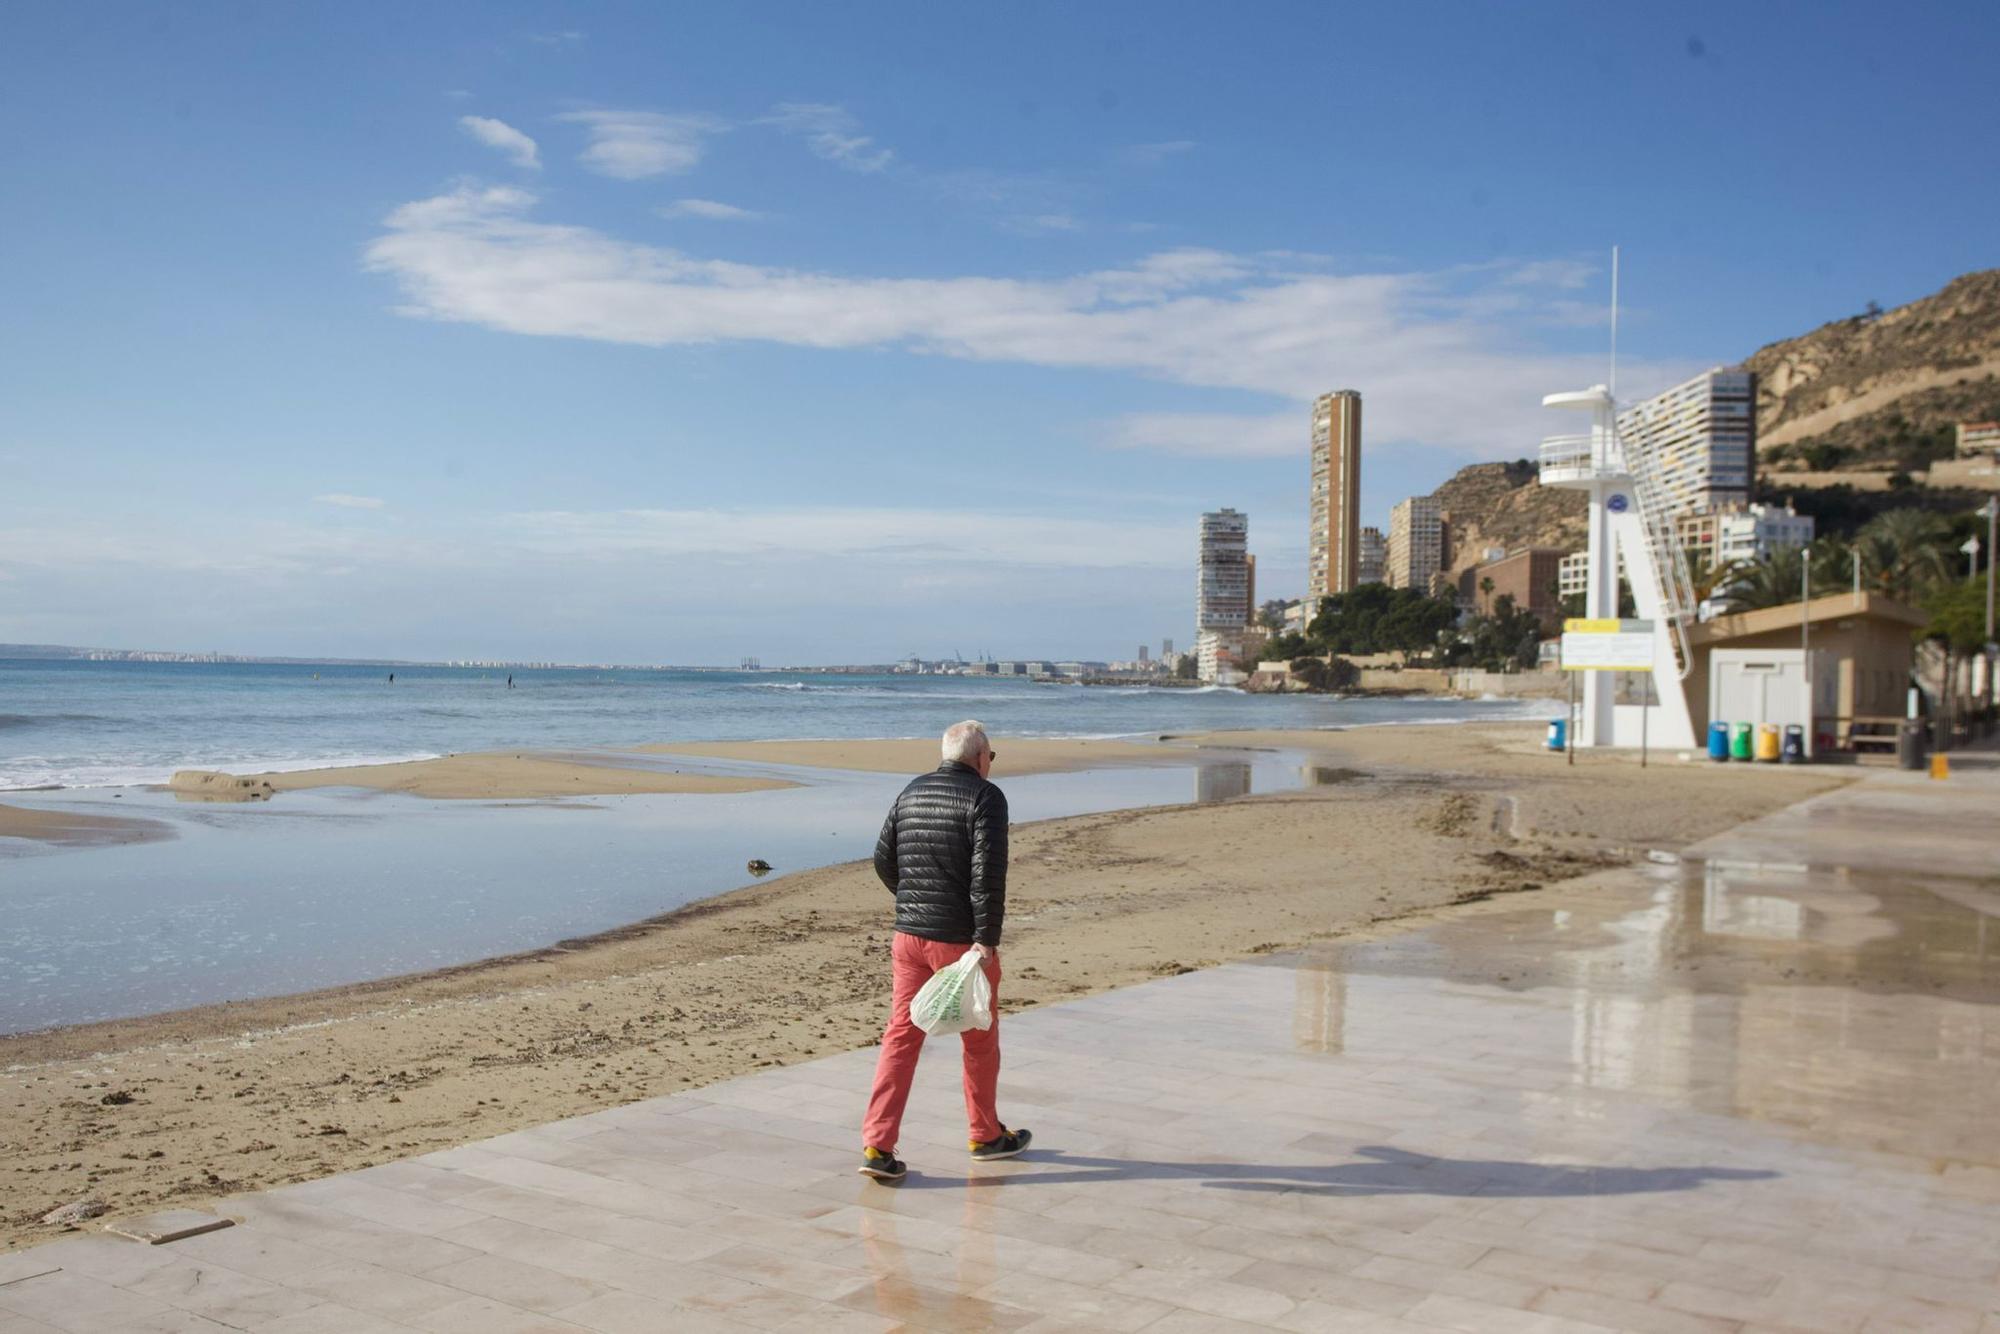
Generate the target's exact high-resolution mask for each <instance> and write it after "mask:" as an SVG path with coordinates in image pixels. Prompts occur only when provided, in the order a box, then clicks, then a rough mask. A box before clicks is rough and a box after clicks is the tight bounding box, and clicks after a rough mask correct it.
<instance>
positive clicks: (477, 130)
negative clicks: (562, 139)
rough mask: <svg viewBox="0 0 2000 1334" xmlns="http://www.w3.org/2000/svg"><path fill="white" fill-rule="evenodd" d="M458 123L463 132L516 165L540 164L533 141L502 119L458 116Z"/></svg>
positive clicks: (535, 165) (536, 165)
mask: <svg viewBox="0 0 2000 1334" xmlns="http://www.w3.org/2000/svg"><path fill="white" fill-rule="evenodd" d="M458 123H459V125H460V126H461V127H463V128H464V130H465V132H466V133H467V134H469V135H471V136H472V137H473V138H475V139H477V140H478V141H479V142H480V143H482V144H485V145H486V146H487V147H488V148H497V149H499V150H500V151H501V152H503V153H505V154H506V155H507V156H508V157H509V158H511V159H512V160H513V162H514V165H515V166H517V167H535V168H539V167H540V166H541V165H542V159H541V156H540V154H538V153H537V152H536V150H535V141H534V140H533V139H530V138H529V137H528V136H527V135H525V134H522V133H521V132H520V131H519V130H517V129H515V128H514V127H513V126H512V125H509V124H508V123H507V122H506V121H504V120H494V119H493V118H492V117H491V116H460V117H459V118H458Z"/></svg>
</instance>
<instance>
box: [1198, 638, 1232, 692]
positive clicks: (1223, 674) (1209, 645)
mask: <svg viewBox="0 0 2000 1334" xmlns="http://www.w3.org/2000/svg"><path fill="white" fill-rule="evenodd" d="M1242 660H1243V631H1242V629H1241V628H1238V629H1235V630H1204V631H1202V632H1201V633H1200V634H1198V635H1196V636H1195V638H1194V664H1195V675H1196V676H1197V677H1199V678H1201V679H1202V680H1204V681H1208V682H1212V683H1215V684H1219V685H1234V684H1235V683H1236V680H1237V679H1238V677H1239V676H1240V675H1241V672H1240V669H1239V667H1238V664H1239V663H1240V662H1241V661H1242Z"/></svg>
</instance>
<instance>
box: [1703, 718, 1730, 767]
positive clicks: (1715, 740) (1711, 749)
mask: <svg viewBox="0 0 2000 1334" xmlns="http://www.w3.org/2000/svg"><path fill="white" fill-rule="evenodd" d="M1708 758H1710V759H1711V760H1715V761H1717V762H1719V763H1723V764H1727V763H1728V762H1729V724H1728V723H1710V724H1709V725H1708Z"/></svg>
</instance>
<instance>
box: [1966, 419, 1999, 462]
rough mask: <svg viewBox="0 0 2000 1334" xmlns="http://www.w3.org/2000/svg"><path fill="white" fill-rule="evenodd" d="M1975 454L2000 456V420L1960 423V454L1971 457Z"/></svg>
mask: <svg viewBox="0 0 2000 1334" xmlns="http://www.w3.org/2000/svg"><path fill="white" fill-rule="evenodd" d="M1975 454H1992V455H1995V456H2000V422H1960V423H1959V424H1958V456H1959V457H1960V458H1962V459H1969V458H1971V457H1973V456H1974V455H1975Z"/></svg>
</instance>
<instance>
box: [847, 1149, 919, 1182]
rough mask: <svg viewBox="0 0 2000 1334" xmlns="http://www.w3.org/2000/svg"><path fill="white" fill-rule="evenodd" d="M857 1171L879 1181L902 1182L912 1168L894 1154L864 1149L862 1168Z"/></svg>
mask: <svg viewBox="0 0 2000 1334" xmlns="http://www.w3.org/2000/svg"><path fill="white" fill-rule="evenodd" d="M855 1170H856V1171H858V1172H860V1173H861V1175H862V1176H865V1177H874V1178H875V1179H876V1180H877V1181H901V1180H902V1179H903V1176H904V1174H905V1173H907V1172H908V1171H909V1170H910V1168H909V1164H907V1163H905V1162H904V1161H903V1160H902V1159H901V1158H898V1157H897V1156H896V1155H895V1154H893V1153H884V1152H882V1151H881V1150H880V1149H863V1150H862V1151H861V1166H860V1167H858V1168H856V1169H855Z"/></svg>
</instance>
